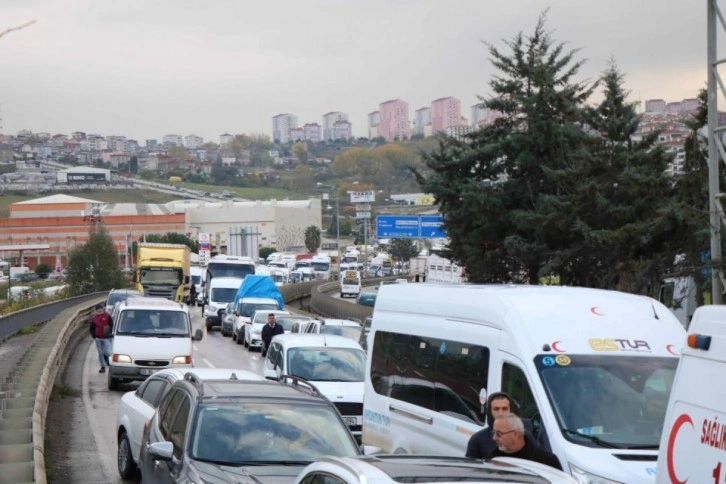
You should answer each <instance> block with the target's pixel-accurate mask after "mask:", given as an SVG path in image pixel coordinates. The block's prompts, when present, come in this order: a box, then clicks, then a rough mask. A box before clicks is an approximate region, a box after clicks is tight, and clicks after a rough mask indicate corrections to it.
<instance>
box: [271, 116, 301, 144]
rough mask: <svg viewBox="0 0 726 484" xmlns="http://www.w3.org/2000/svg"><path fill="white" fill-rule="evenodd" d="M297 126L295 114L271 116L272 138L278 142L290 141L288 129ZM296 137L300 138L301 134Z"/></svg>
mask: <svg viewBox="0 0 726 484" xmlns="http://www.w3.org/2000/svg"><path fill="white" fill-rule="evenodd" d="M295 128H297V116H295V115H294V114H289V113H283V114H278V115H277V116H273V117H272V140H273V141H279V142H280V143H287V142H288V141H291V137H290V130H292V129H295ZM298 139H302V136H301V137H300V138H298Z"/></svg>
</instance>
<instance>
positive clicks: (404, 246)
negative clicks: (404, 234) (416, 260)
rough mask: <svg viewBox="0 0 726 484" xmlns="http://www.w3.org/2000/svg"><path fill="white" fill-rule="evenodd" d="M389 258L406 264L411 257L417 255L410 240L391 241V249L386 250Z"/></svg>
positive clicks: (416, 250) (414, 246) (414, 245)
mask: <svg viewBox="0 0 726 484" xmlns="http://www.w3.org/2000/svg"><path fill="white" fill-rule="evenodd" d="M388 252H389V253H390V254H391V257H393V258H394V259H396V260H397V261H401V262H406V261H408V260H409V259H411V257H416V256H417V255H418V249H417V248H416V244H414V243H413V241H412V240H411V239H391V247H390V248H389V249H388Z"/></svg>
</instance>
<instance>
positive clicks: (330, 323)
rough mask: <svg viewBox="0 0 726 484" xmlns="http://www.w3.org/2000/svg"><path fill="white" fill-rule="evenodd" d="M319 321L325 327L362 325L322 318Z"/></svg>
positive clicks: (345, 320)
mask: <svg viewBox="0 0 726 484" xmlns="http://www.w3.org/2000/svg"><path fill="white" fill-rule="evenodd" d="M318 321H320V322H321V324H322V325H323V326H360V323H359V322H357V321H353V320H350V319H333V318H321V319H319V320H318Z"/></svg>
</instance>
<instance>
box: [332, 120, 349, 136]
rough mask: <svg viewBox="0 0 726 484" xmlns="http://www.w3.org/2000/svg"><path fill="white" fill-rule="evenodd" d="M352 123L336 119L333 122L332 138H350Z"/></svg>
mask: <svg viewBox="0 0 726 484" xmlns="http://www.w3.org/2000/svg"><path fill="white" fill-rule="evenodd" d="M352 138H353V125H352V124H350V123H349V122H348V121H336V122H335V123H333V137H332V139H333V140H340V139H346V140H348V139H352Z"/></svg>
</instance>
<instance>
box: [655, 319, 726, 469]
mask: <svg viewBox="0 0 726 484" xmlns="http://www.w3.org/2000/svg"><path fill="white" fill-rule="evenodd" d="M688 332H689V334H688V337H687V338H686V339H684V340H683V342H685V343H686V345H685V346H684V347H683V349H682V350H681V351H682V353H683V354H682V355H681V361H680V362H679V364H678V371H677V372H676V377H675V380H674V381H673V390H672V391H671V394H670V400H669V402H668V413H667V415H666V419H665V424H664V427H663V435H662V437H661V441H660V452H659V454H658V473H657V482H659V483H676V482H678V483H681V482H692V483H696V482H718V483H722V482H724V475H726V453H724V450H726V388H725V387H724V385H723V380H722V378H723V377H724V374H726V306H702V307H699V308H697V309H696V311H695V312H694V314H693V319H692V320H691V325H690V327H689V331H688ZM683 342H682V343H683ZM679 348H680V346H679ZM719 382H721V383H719Z"/></svg>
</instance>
